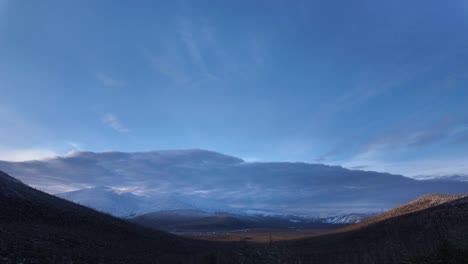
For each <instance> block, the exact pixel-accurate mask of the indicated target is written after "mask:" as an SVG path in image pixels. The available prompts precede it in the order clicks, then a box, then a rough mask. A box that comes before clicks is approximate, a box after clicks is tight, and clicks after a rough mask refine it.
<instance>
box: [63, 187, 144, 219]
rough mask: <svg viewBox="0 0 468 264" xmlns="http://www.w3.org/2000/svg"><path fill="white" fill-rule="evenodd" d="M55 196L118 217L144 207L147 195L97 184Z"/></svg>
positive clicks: (131, 213)
mask: <svg viewBox="0 0 468 264" xmlns="http://www.w3.org/2000/svg"><path fill="white" fill-rule="evenodd" d="M56 196H58V197H60V198H63V199H66V200H69V201H72V202H75V203H78V204H81V205H84V206H87V207H91V208H94V209H96V210H98V211H101V212H105V213H109V214H111V215H114V216H118V217H126V216H131V215H134V214H136V213H138V212H140V211H142V210H144V209H145V204H146V203H147V197H144V196H138V195H135V194H132V193H119V192H117V191H116V190H114V189H112V188H110V187H105V186H98V187H94V188H87V189H82V190H78V191H72V192H66V193H60V194H57V195H56Z"/></svg>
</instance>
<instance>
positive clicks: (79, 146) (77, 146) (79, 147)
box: [67, 141, 83, 150]
mask: <svg viewBox="0 0 468 264" xmlns="http://www.w3.org/2000/svg"><path fill="white" fill-rule="evenodd" d="M67 145H69V146H70V147H72V148H73V149H74V150H82V149H83V144H81V143H78V142H74V141H68V142H67Z"/></svg>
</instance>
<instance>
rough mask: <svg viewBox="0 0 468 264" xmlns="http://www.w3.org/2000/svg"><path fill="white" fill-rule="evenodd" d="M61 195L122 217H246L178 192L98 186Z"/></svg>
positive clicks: (214, 203)
mask: <svg viewBox="0 0 468 264" xmlns="http://www.w3.org/2000/svg"><path fill="white" fill-rule="evenodd" d="M57 196H58V197H61V198H63V199H66V200H69V201H72V202H75V203H78V204H81V205H85V206H87V207H91V208H94V209H96V210H98V211H101V212H105V213H109V214H111V215H114V216H118V217H133V216H136V215H140V214H145V213H152V212H162V211H174V210H192V211H202V212H206V213H227V214H237V215H243V214H245V212H244V211H242V210H240V209H237V208H234V207H231V206H227V205H223V204H221V203H218V202H215V201H211V200H209V199H204V198H200V197H196V196H188V195H182V194H178V193H165V194H156V195H152V196H140V195H135V194H133V193H131V192H121V191H119V190H116V189H113V188H110V187H104V186H98V187H94V188H86V189H81V190H77V191H72V192H66V193H60V194H57Z"/></svg>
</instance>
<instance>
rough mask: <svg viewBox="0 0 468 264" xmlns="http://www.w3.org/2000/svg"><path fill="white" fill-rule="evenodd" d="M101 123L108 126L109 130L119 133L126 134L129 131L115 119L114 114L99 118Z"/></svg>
mask: <svg viewBox="0 0 468 264" xmlns="http://www.w3.org/2000/svg"><path fill="white" fill-rule="evenodd" d="M101 121H102V123H104V124H105V125H107V126H109V127H110V128H112V129H114V130H115V131H117V132H120V133H128V132H130V129H128V128H127V127H126V126H124V125H123V124H122V122H121V121H120V120H119V119H118V118H117V116H116V115H114V114H105V115H103V116H102V117H101Z"/></svg>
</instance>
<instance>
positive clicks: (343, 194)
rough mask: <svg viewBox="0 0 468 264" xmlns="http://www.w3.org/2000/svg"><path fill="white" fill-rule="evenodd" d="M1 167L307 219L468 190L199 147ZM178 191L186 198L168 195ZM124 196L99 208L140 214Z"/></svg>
mask: <svg viewBox="0 0 468 264" xmlns="http://www.w3.org/2000/svg"><path fill="white" fill-rule="evenodd" d="M0 170H4V171H5V172H7V173H9V174H12V175H15V176H16V177H17V178H18V179H19V180H21V181H22V182H24V183H26V184H28V185H31V186H33V187H35V188H38V189H40V190H43V191H46V192H49V193H62V192H65V191H68V190H76V189H82V188H83V186H116V184H118V187H119V188H122V189H132V188H137V189H138V193H136V194H138V195H144V196H147V197H158V198H157V199H156V201H153V204H152V205H148V206H153V207H155V208H156V209H157V210H160V209H164V208H163V207H164V205H163V204H164V203H163V202H162V201H163V200H165V199H167V200H168V201H167V202H168V203H173V205H171V206H168V208H182V207H189V208H206V207H208V209H207V210H210V211H214V210H219V209H213V208H216V207H218V206H221V205H222V207H223V208H224V209H223V210H228V211H229V212H231V211H232V210H234V209H231V208H227V209H226V208H225V206H224V205H231V206H234V205H235V207H242V208H253V209H255V210H260V211H265V212H266V213H263V214H264V215H266V214H268V212H270V211H273V213H277V212H281V213H284V214H293V215H302V216H307V217H310V216H323V215H330V214H333V215H343V214H350V213H366V212H369V211H379V210H380V209H381V208H392V207H395V206H397V205H399V204H402V203H406V202H408V201H410V200H413V199H415V198H416V197H418V196H421V195H424V194H428V193H448V194H457V193H464V192H466V190H467V189H468V182H467V181H455V180H452V179H451V180H445V179H431V180H415V179H411V178H407V177H404V176H401V175H393V174H388V173H378V172H370V171H357V170H349V169H345V168H342V167H339V166H328V165H323V164H310V163H301V162H245V161H243V160H242V159H239V158H236V157H232V156H228V155H224V154H221V153H216V152H213V151H206V150H197V149H195V150H160V151H148V152H134V153H126V152H103V153H94V152H73V153H69V154H68V155H65V156H61V157H56V158H51V159H47V160H41V161H27V162H5V161H0ZM458 178H459V177H458ZM458 178H457V179H458ZM173 192H177V193H179V194H180V195H182V198H180V197H168V195H166V194H165V193H173ZM395 193H398V195H395ZM160 194H164V195H163V196H161V195H160ZM111 195H115V194H111ZM185 196H187V197H190V200H188V201H189V205H184V204H185V203H187V202H188V201H187V199H185V198H183V197H185ZM119 197H120V196H119ZM197 197H200V198H202V199H205V200H207V201H217V202H219V203H221V205H219V204H218V205H217V204H210V205H207V204H206V201H205V200H203V201H197V200H196V198H197ZM103 199H104V198H103ZM119 199H123V200H124V201H122V202H121V203H118V205H115V206H116V207H117V208H113V207H112V206H114V205H107V204H106V203H104V204H102V205H99V204H97V205H94V206H96V207H103V209H106V208H107V206H110V207H111V208H108V209H106V210H110V211H118V213H119V214H127V213H133V210H134V207H133V206H130V205H128V204H126V203H127V202H128V201H126V199H125V196H122V197H120V198H119ZM104 200H105V199H104ZM157 200H159V202H158V201H157ZM81 202H82V203H84V202H85V201H83V200H81ZM128 206H129V207H128ZM127 207H128V208H127ZM129 208H130V209H131V210H130V209H129ZM144 208H148V207H146V205H145V207H144ZM158 208H159V209H158ZM135 210H137V211H138V210H141V208H137V209H135Z"/></svg>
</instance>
